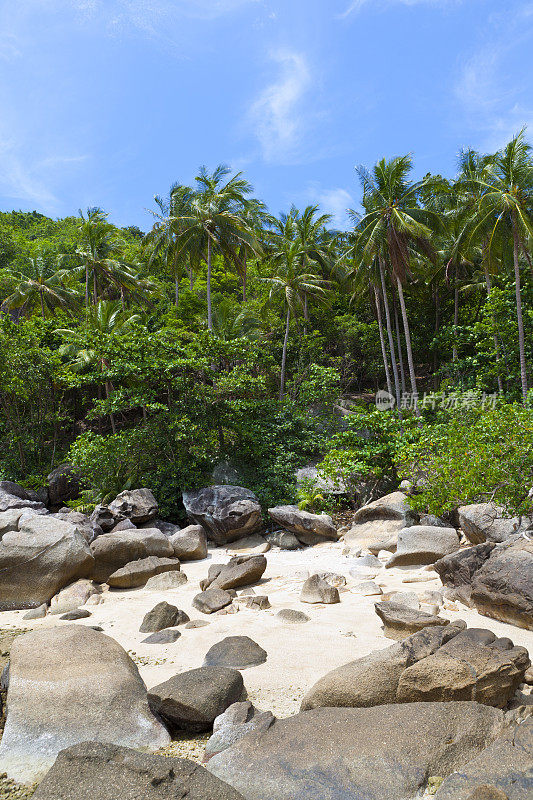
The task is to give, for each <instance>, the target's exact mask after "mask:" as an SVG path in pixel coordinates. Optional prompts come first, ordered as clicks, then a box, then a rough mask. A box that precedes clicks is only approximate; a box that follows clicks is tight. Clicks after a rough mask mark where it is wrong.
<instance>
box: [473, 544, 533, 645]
mask: <svg viewBox="0 0 533 800" xmlns="http://www.w3.org/2000/svg"><path fill="white" fill-rule="evenodd" d="M471 599H472V603H473V604H474V605H475V607H476V608H477V610H478V611H479V612H480V613H481V614H485V615H486V616H487V617H493V618H494V619H499V620H501V621H502V622H508V623H510V624H511V625H518V627H519V628H528V629H529V630H533V539H529V538H527V535H526V534H523V535H519V536H515V537H512V539H508V540H507V541H506V542H504V543H503V544H500V545H497V547H495V549H494V550H493V551H492V553H491V555H490V558H488V559H487V560H486V561H485V563H484V564H483V565H482V566H481V567H480V568H479V569H478V570H477V571H476V572H475V573H474V575H473V578H472V593H471Z"/></svg>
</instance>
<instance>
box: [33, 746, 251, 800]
mask: <svg viewBox="0 0 533 800" xmlns="http://www.w3.org/2000/svg"><path fill="white" fill-rule="evenodd" d="M118 798H121V800H178V798H187V800H244V798H243V797H242V795H240V794H239V793H238V792H236V791H235V789H232V788H231V786H228V785H227V784H226V783H223V782H222V781H220V780H218V778H215V776H214V775H212V774H211V773H210V772H208V771H207V770H206V769H205V768H204V767H202V766H200V764H196V763H195V762H193V761H187V760H186V759H183V758H165V757H164V756H160V755H153V754H151V753H139V752H138V751H137V750H132V749H130V748H125V747H117V746H116V745H114V744H99V743H98V742H84V743H83V744H76V745H74V746H73V747H69V748H67V749H66V750H63V751H62V752H61V753H60V754H59V755H58V757H57V759H56V761H55V763H54V765H53V767H52V769H51V770H50V772H49V773H48V775H47V776H46V777H45V779H44V780H43V782H42V783H41V784H40V786H39V787H38V789H37V791H36V793H35V794H34V795H33V800H118Z"/></svg>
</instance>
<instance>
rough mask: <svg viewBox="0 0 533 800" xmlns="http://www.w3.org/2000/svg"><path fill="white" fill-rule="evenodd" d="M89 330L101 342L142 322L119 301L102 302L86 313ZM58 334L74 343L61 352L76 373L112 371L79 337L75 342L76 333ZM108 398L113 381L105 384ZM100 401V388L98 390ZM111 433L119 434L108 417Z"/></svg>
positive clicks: (66, 345) (107, 381)
mask: <svg viewBox="0 0 533 800" xmlns="http://www.w3.org/2000/svg"><path fill="white" fill-rule="evenodd" d="M85 315H86V316H85V323H86V330H87V332H90V333H92V334H97V336H98V339H99V340H100V339H102V338H103V337H105V336H108V335H110V334H115V335H116V334H121V333H125V332H126V331H127V329H128V328H130V327H131V326H132V325H134V324H136V323H137V322H139V320H140V319H141V317H140V315H139V314H133V313H130V312H128V311H124V309H123V308H122V305H121V303H120V302H119V301H118V300H100V301H99V302H98V303H97V304H96V305H94V306H91V307H90V308H88V309H87V310H86V312H85ZM56 333H58V334H60V335H62V336H63V337H65V338H67V339H71V341H68V342H66V343H65V344H64V345H62V346H61V347H60V348H59V353H60V355H61V356H63V357H65V358H66V359H67V360H68V362H69V365H70V368H71V369H72V370H73V371H74V372H84V371H85V370H88V369H91V368H93V367H95V366H97V367H98V369H99V370H100V372H104V371H105V370H106V369H109V364H108V362H107V361H106V359H105V358H104V357H103V355H102V354H101V353H98V351H97V350H95V349H94V348H91V347H89V348H87V347H85V346H83V345H82V344H81V341H80V339H79V338H78V337H75V338H73V336H74V332H73V331H72V330H70V329H69V328H59V329H58V330H56ZM104 386H105V392H106V398H107V399H109V397H110V395H111V390H112V388H113V386H112V384H111V381H109V380H106V381H105V383H104ZM98 395H99V397H100V387H98ZM109 420H110V422H111V429H112V431H113V433H116V425H115V417H114V414H113V413H110V414H109Z"/></svg>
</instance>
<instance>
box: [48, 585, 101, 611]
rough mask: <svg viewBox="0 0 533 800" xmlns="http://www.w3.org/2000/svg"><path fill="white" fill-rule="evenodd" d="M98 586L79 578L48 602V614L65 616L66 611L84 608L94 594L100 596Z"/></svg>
mask: <svg viewBox="0 0 533 800" xmlns="http://www.w3.org/2000/svg"><path fill="white" fill-rule="evenodd" d="M101 591H102V590H101V589H100V587H99V586H96V584H94V583H93V581H89V580H87V578H80V580H79V581H75V583H71V584H70V586H65V588H64V589H61V591H60V592H58V594H56V595H55V596H54V597H52V600H51V602H50V612H49V613H50V614H66V613H67V612H68V611H74V609H76V608H79V607H80V606H84V605H85V603H86V602H87V600H88V599H89V597H92V596H93V595H94V594H101Z"/></svg>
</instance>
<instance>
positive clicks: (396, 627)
mask: <svg viewBox="0 0 533 800" xmlns="http://www.w3.org/2000/svg"><path fill="white" fill-rule="evenodd" d="M374 608H375V610H376V614H377V615H378V617H379V618H380V619H381V620H382V622H383V626H384V632H385V636H386V637H387V638H388V639H398V640H400V639H405V638H407V637H408V636H410V635H411V634H412V633H416V632H417V631H420V630H422V629H423V628H427V627H429V626H433V625H448V624H449V621H448V620H447V619H444V618H443V617H438V616H437V615H436V614H426V613H425V611H418V610H417V609H416V608H410V607H409V606H404V605H402V604H401V603H394V602H392V601H390V600H385V601H383V602H382V603H375V604H374Z"/></svg>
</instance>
